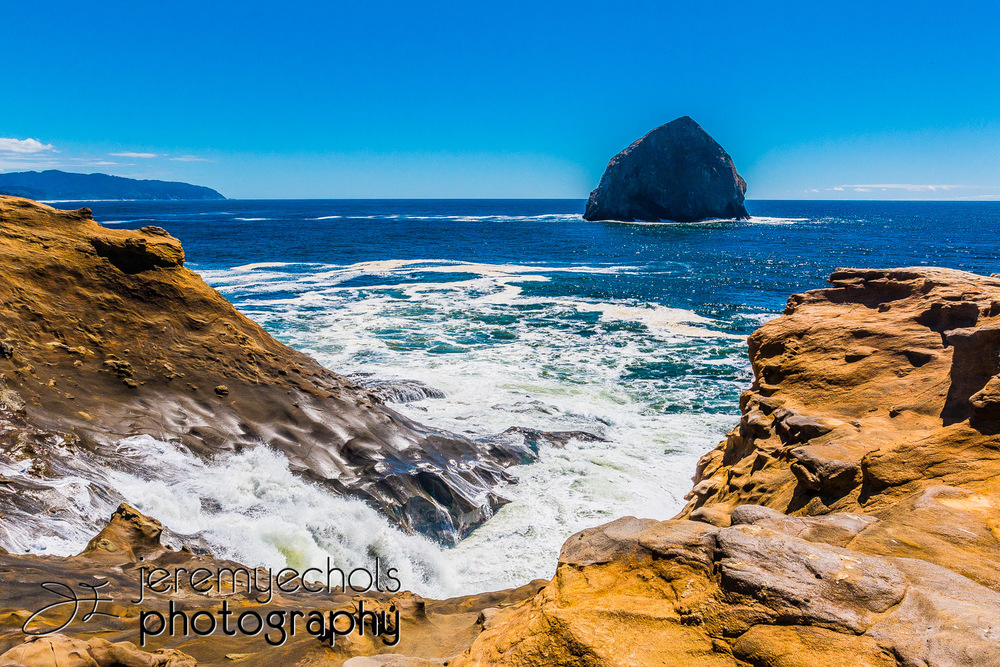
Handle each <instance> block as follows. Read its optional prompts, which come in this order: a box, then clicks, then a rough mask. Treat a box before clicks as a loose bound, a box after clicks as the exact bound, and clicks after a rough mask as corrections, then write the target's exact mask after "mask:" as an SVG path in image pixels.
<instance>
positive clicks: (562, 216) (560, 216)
mask: <svg viewBox="0 0 1000 667" xmlns="http://www.w3.org/2000/svg"><path fill="white" fill-rule="evenodd" d="M309 220H392V221H407V220H414V221H423V220H436V221H440V222H546V221H550V222H577V221H581V220H583V215H582V214H580V213H545V214H541V215H420V214H415V213H401V214H392V213H379V214H374V215H324V216H319V217H316V218H309Z"/></svg>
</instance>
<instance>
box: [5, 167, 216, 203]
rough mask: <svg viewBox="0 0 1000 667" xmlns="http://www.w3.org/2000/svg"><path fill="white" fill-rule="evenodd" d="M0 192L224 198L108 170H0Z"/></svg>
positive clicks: (34, 195)
mask: <svg viewBox="0 0 1000 667" xmlns="http://www.w3.org/2000/svg"><path fill="white" fill-rule="evenodd" d="M0 194H5V195H14V196H17V197H28V198H29V199H36V200H53V199H83V200H97V199H225V197H223V196H222V195H220V194H219V193H218V192H216V191H215V190H213V189H212V188H206V187H204V186H201V185H191V184H190V183H177V182H173V181H141V180H137V179H134V178H123V177H121V176H109V175H108V174H71V173H68V172H65V171H59V170H56V169H49V170H47V171H19V172H13V173H9V174H0Z"/></svg>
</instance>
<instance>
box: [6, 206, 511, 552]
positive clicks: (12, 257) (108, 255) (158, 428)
mask: <svg viewBox="0 0 1000 667" xmlns="http://www.w3.org/2000/svg"><path fill="white" fill-rule="evenodd" d="M0 412H2V413H3V414H2V416H3V419H2V420H0V421H2V423H6V424H13V426H12V428H9V429H0V439H3V438H5V437H11V438H15V439H18V438H19V440H20V442H19V444H17V445H16V447H15V446H14V445H11V447H12V448H13V449H17V450H18V451H20V452H21V454H22V456H21V458H22V459H24V460H29V459H30V460H31V461H32V465H34V466H36V467H37V468H38V474H39V475H42V476H44V475H45V474H46V472H47V471H46V470H45V468H46V466H47V467H48V468H49V469H50V470H48V472H51V473H52V474H53V475H58V474H61V473H65V472H66V470H65V469H66V468H67V467H71V466H72V463H73V461H74V454H73V452H74V451H77V450H78V449H80V448H83V449H85V450H86V451H88V452H90V453H93V454H96V455H99V456H103V457H106V458H110V459H113V458H114V457H115V452H114V445H115V444H116V443H117V442H118V441H119V440H120V439H121V438H122V437H126V436H133V435H137V434H148V435H151V436H153V437H155V438H158V439H162V440H179V441H182V442H183V443H184V444H185V445H187V446H188V447H189V448H190V449H191V450H192V451H194V452H196V453H199V454H202V455H206V456H207V455H211V454H214V453H218V452H221V451H230V450H238V449H240V448H243V447H254V446H257V445H259V444H267V445H269V446H271V447H274V448H277V449H280V450H281V451H282V452H284V453H285V454H286V455H287V456H288V458H289V460H290V462H291V464H292V466H293V468H294V469H296V470H297V471H300V472H302V473H304V474H307V475H309V476H311V477H312V478H314V479H316V480H319V481H321V482H323V483H325V484H327V485H328V486H329V487H330V488H331V489H332V490H334V491H335V492H340V493H345V494H351V495H355V496H358V497H361V498H363V499H365V500H367V501H369V502H370V503H372V504H373V505H375V506H377V507H379V508H380V509H381V510H382V511H383V512H385V513H386V514H387V515H389V516H390V517H391V518H393V519H395V520H396V521H397V522H398V523H399V524H401V525H402V526H404V527H406V528H409V529H413V530H419V531H422V532H425V533H427V534H430V535H433V536H435V537H437V538H438V539H441V540H443V541H445V542H449V541H453V540H454V539H457V537H459V536H461V535H463V534H465V533H467V532H468V531H469V530H471V529H472V528H473V527H475V526H476V525H479V524H480V523H482V522H483V521H484V520H486V519H487V518H488V517H489V516H491V515H492V513H493V511H494V509H495V508H496V507H497V506H498V505H499V504H501V503H502V502H503V500H502V499H501V498H498V497H497V496H496V495H495V494H493V493H492V491H491V489H492V487H493V486H494V485H495V484H496V483H497V482H498V481H499V480H501V479H506V476H505V473H504V472H503V470H502V466H503V464H505V463H507V462H509V461H510V460H513V459H515V458H517V456H518V454H517V453H515V454H514V455H512V456H511V457H509V458H507V459H505V458H504V456H503V452H499V453H498V451H497V448H498V447H499V445H492V446H491V447H487V446H486V445H480V444H477V443H473V442H471V441H469V440H468V439H465V438H463V437H460V436H456V435H452V434H447V433H442V432H438V431H435V430H433V429H429V428H425V427H423V426H421V425H419V424H416V423H414V422H412V421H410V420H408V419H406V418H405V417H403V416H401V415H399V414H398V413H396V412H394V411H393V410H391V409H389V408H387V407H386V406H385V405H384V404H383V402H382V401H381V400H380V399H379V398H378V397H376V396H375V395H373V394H372V393H370V392H369V391H367V390H365V389H363V388H361V387H359V386H357V385H355V384H353V383H352V382H350V381H348V380H346V379H344V378H342V377H340V376H338V375H336V374H335V373H333V372H331V371H329V370H327V369H325V368H323V367H322V366H320V365H319V364H318V363H316V362H315V361H313V360H312V359H311V358H309V357H307V356H306V355H304V354H301V353H299V352H296V351H295V350H292V349H290V348H288V347H286V346H285V345H282V344H281V343H279V342H278V341H276V340H274V339H273V338H272V337H271V336H269V335H268V334H267V333H266V332H264V330H263V329H261V327H260V326H258V325H257V324H255V323H254V322H252V321H250V320H249V319H247V318H246V317H244V316H243V315H241V314H240V313H238V312H237V311H236V310H235V309H234V308H233V306H232V305H231V304H230V303H229V302H228V301H226V299H225V298H223V297H222V296H221V295H220V294H219V293H218V292H216V291H215V290H214V289H212V288H211V287H209V286H208V285H207V284H205V282H204V281H202V280H201V278H200V277H199V276H198V274H196V273H194V272H193V271H191V270H189V269H187V268H185V267H184V251H183V249H182V248H181V244H180V242H179V241H178V240H177V239H175V238H173V237H171V236H170V235H169V234H167V232H165V231H164V230H162V229H160V228H158V227H144V228H142V229H140V230H138V231H131V230H124V229H108V228H106V227H102V226H101V225H99V224H98V223H97V222H95V221H94V220H93V217H92V215H91V213H90V211H89V210H88V209H80V210H78V211H58V210H56V209H53V208H50V207H48V206H44V205H41V204H38V203H35V202H32V201H30V200H27V199H19V198H15V197H4V196H0ZM25 429H27V430H30V431H31V432H32V434H33V435H32V436H31V437H30V438H25V437H21V436H23V435H24V433H25V432H26V431H25ZM12 431H17V432H18V433H20V434H21V436H16V435H12ZM4 434H6V435H4ZM29 440H30V441H31V442H28V441H29ZM6 454H8V455H10V454H12V451H11V450H10V449H8V450H7V451H6ZM42 454H44V455H42ZM498 455H499V456H500V458H497V456H498ZM418 466H419V469H418ZM3 491H4V489H0V493H2V492H3ZM6 491H11V487H8V488H7V489H6ZM17 496H18V494H16V493H13V494H12V496H8V499H9V500H10V501H11V502H15V503H16V502H17V501H18V500H19V499H18V497H17ZM43 509H44V508H42V507H39V508H35V509H34V510H31V508H26V511H41V510H43Z"/></svg>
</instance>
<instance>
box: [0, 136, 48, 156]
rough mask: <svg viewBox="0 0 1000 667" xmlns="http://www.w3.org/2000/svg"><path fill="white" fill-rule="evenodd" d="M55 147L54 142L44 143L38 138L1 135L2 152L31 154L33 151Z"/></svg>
mask: <svg viewBox="0 0 1000 667" xmlns="http://www.w3.org/2000/svg"><path fill="white" fill-rule="evenodd" d="M53 148H54V147H53V146H52V144H43V143H42V142H40V141H39V140H38V139H10V138H8V137H0V152H2V153H17V154H19V155H30V154H32V153H41V152H42V151H50V150H53Z"/></svg>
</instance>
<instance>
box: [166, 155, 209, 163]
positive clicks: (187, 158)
mask: <svg viewBox="0 0 1000 667" xmlns="http://www.w3.org/2000/svg"><path fill="white" fill-rule="evenodd" d="M170 159H171V160H173V161H174V162H214V160H209V159H208V158H203V157H198V156H197V155H178V156H177V157H172V158H170Z"/></svg>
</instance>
